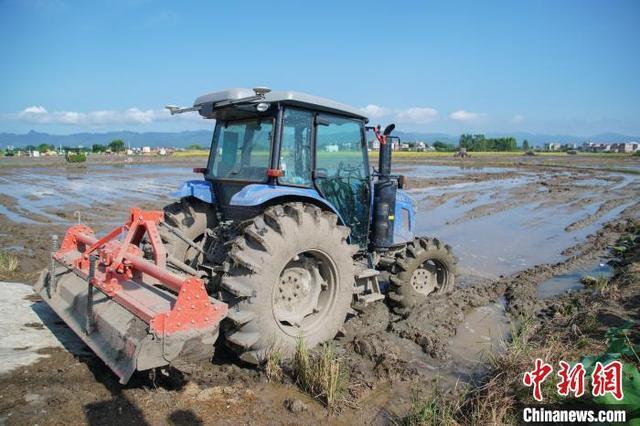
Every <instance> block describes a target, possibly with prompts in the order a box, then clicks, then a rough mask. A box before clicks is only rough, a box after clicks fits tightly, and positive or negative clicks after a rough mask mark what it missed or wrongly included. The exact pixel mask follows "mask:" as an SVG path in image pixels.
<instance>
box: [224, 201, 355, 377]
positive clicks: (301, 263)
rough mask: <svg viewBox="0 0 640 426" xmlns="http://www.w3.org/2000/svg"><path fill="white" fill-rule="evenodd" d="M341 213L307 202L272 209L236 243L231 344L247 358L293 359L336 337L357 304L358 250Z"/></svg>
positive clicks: (229, 279) (227, 286) (228, 283)
mask: <svg viewBox="0 0 640 426" xmlns="http://www.w3.org/2000/svg"><path fill="white" fill-rule="evenodd" d="M348 236H349V231H348V229H347V228H345V227H343V226H339V225H338V224H337V217H336V215H335V214H333V213H330V212H326V211H323V210H321V209H320V208H318V207H316V206H313V205H309V204H303V203H287V204H283V205H277V206H273V207H269V208H267V209H266V210H265V211H264V213H263V214H261V215H259V216H257V217H256V218H255V219H253V220H252V221H251V222H250V223H249V224H248V225H247V226H246V227H244V229H243V231H242V234H241V235H240V236H239V237H237V238H236V239H234V240H232V242H231V244H230V250H229V253H228V256H229V259H230V261H231V262H230V263H231V265H232V266H231V268H230V270H229V272H228V273H227V274H225V275H224V276H223V277H222V281H221V286H222V288H223V289H224V290H226V291H227V292H229V293H231V294H232V295H233V296H234V299H233V300H232V301H231V302H230V305H231V306H230V309H229V315H228V318H227V320H226V321H227V332H226V339H227V343H228V345H229V346H230V347H231V348H232V349H233V350H235V351H236V352H237V353H238V354H239V356H240V359H242V360H244V361H246V362H250V363H253V364H257V363H260V362H261V361H263V360H264V359H265V357H266V355H267V353H268V351H269V350H270V349H274V350H278V351H281V352H282V353H283V355H290V354H292V353H293V351H294V349H295V347H296V344H297V341H298V339H300V338H302V339H304V343H305V345H306V346H307V347H313V346H315V345H317V344H319V343H321V342H324V341H327V340H330V339H333V338H334V337H335V335H336V334H337V332H338V331H339V330H340V328H341V327H342V324H343V323H344V321H345V318H346V315H347V312H348V310H349V307H350V305H351V302H352V299H353V288H354V265H353V260H352V257H353V254H354V252H355V250H354V246H351V245H349V244H348V242H347V238H348Z"/></svg>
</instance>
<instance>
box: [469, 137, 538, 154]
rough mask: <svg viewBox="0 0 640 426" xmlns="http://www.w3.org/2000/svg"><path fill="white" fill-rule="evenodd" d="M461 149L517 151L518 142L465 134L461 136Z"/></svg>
mask: <svg viewBox="0 0 640 426" xmlns="http://www.w3.org/2000/svg"><path fill="white" fill-rule="evenodd" d="M525 142H526V141H525ZM528 145H529V143H528V142H527V146H528ZM460 148H466V150H467V151H517V150H518V142H517V141H516V138H514V137H508V138H486V137H485V136H484V135H482V134H477V135H471V134H463V135H460Z"/></svg>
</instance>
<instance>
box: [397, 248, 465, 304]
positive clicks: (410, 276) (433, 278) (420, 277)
mask: <svg viewBox="0 0 640 426" xmlns="http://www.w3.org/2000/svg"><path fill="white" fill-rule="evenodd" d="M457 263H458V259H457V258H456V257H455V256H453V254H452V253H451V247H449V246H448V245H445V244H442V242H440V240H438V239H437V238H416V239H415V240H413V241H411V242H409V243H407V246H406V249H405V250H404V252H403V253H401V254H399V255H398V256H397V258H396V262H395V264H394V265H393V268H392V271H391V274H390V276H389V281H390V289H389V294H388V297H389V299H390V301H391V302H392V304H393V306H394V310H395V311H396V312H397V313H398V314H401V315H403V314H407V313H408V312H409V311H410V310H411V309H412V308H413V307H414V306H416V305H417V304H418V303H420V302H421V301H423V300H425V299H426V298H427V297H428V296H429V295H430V294H440V293H446V292H449V291H451V290H453V288H454V286H455V274H456V272H457V266H456V265H457Z"/></svg>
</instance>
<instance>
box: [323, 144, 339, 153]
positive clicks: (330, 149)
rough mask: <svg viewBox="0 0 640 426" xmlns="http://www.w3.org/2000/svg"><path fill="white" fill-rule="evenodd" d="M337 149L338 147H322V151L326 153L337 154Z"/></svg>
mask: <svg viewBox="0 0 640 426" xmlns="http://www.w3.org/2000/svg"><path fill="white" fill-rule="evenodd" d="M339 149H340V148H338V145H327V146H325V147H324V150H325V151H327V152H338V150H339Z"/></svg>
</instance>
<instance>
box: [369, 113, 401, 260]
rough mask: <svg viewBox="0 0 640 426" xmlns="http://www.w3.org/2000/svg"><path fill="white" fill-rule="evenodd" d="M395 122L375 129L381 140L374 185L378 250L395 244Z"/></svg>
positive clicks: (374, 243)
mask: <svg viewBox="0 0 640 426" xmlns="http://www.w3.org/2000/svg"><path fill="white" fill-rule="evenodd" d="M395 127H396V125H395V124H389V125H388V126H387V127H386V128H385V129H384V132H382V133H380V126H378V127H375V128H374V129H373V131H374V133H375V135H376V139H378V142H380V153H379V158H378V173H377V176H378V180H377V182H376V183H375V185H374V199H373V211H374V215H373V238H372V241H373V245H374V247H375V248H376V249H378V250H385V249H388V248H389V247H391V246H392V245H393V227H394V223H395V209H396V192H397V191H398V182H396V181H395V180H393V179H391V152H392V150H391V139H392V138H391V137H390V135H391V132H392V131H393V130H394V129H395Z"/></svg>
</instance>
